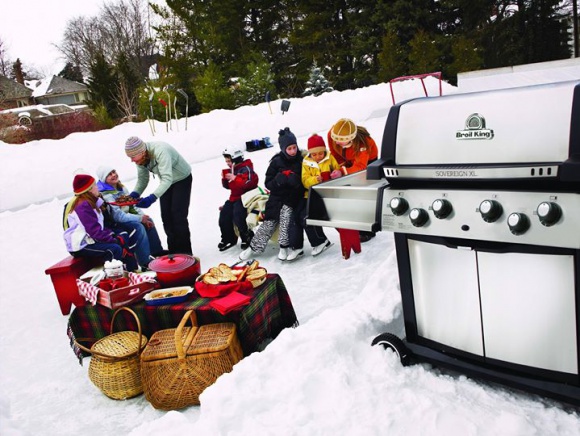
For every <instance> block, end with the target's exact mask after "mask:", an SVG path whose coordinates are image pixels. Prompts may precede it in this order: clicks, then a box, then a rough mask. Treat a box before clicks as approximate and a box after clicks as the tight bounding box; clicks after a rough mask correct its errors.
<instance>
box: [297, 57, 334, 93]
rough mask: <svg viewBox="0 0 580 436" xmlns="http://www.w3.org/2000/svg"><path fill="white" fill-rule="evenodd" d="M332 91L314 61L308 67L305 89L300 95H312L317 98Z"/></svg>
mask: <svg viewBox="0 0 580 436" xmlns="http://www.w3.org/2000/svg"><path fill="white" fill-rule="evenodd" d="M331 91H334V88H333V87H332V86H331V85H330V82H329V81H328V80H326V77H324V74H322V71H321V69H320V67H319V66H318V65H317V64H316V61H314V63H313V64H312V67H310V78H309V79H308V81H307V82H306V88H305V89H304V92H303V93H302V95H305V96H306V95H314V96H316V97H318V96H319V95H321V94H324V93H325V92H331Z"/></svg>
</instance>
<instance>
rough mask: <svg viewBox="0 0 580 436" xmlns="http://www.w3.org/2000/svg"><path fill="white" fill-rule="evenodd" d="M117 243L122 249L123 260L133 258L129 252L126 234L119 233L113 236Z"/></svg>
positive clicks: (127, 235)
mask: <svg viewBox="0 0 580 436" xmlns="http://www.w3.org/2000/svg"><path fill="white" fill-rule="evenodd" d="M115 239H116V240H117V243H118V244H119V245H120V246H121V248H122V249H123V258H127V257H133V253H132V252H131V250H130V246H129V244H130V241H129V234H128V233H127V232H120V233H117V234H116V235H115Z"/></svg>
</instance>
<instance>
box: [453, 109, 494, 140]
mask: <svg viewBox="0 0 580 436" xmlns="http://www.w3.org/2000/svg"><path fill="white" fill-rule="evenodd" d="M492 138H493V130H491V129H486V128H485V118H483V117H482V116H481V115H479V114H471V115H469V116H468V117H467V119H466V120H465V130H458V131H457V133H456V134H455V139H492Z"/></svg>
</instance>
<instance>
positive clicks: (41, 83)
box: [28, 76, 87, 97]
mask: <svg viewBox="0 0 580 436" xmlns="http://www.w3.org/2000/svg"><path fill="white" fill-rule="evenodd" d="M28 86H29V87H30V88H31V89H32V90H33V91H32V95H33V96H34V97H42V96H45V95H60V94H71V93H74V92H83V91H86V90H87V85H84V84H82V83H78V82H74V81H72V80H68V79H65V78H63V77H60V76H52V77H47V78H45V79H42V80H33V81H31V82H29V84H28Z"/></svg>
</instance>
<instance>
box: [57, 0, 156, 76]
mask: <svg viewBox="0 0 580 436" xmlns="http://www.w3.org/2000/svg"><path fill="white" fill-rule="evenodd" d="M147 11H148V3H147V1H146V0H116V1H112V2H108V3H104V4H103V6H102V7H101V10H100V12H99V15H98V16H96V17H90V18H86V17H78V18H74V19H72V20H69V22H68V23H67V26H66V28H65V33H64V38H63V42H62V44H61V45H58V46H57V48H58V50H59V51H60V52H61V53H62V54H63V55H64V57H65V58H66V60H67V62H71V63H72V64H73V65H78V66H80V68H81V69H82V71H83V73H84V74H87V73H88V71H89V65H90V64H91V62H92V61H93V60H94V59H95V56H96V54H97V53H102V54H103V55H104V56H105V59H106V60H107V62H109V63H111V64H112V63H114V62H115V59H117V58H118V57H119V55H120V54H121V53H124V54H125V55H126V56H127V58H128V59H129V60H130V61H131V62H132V63H133V66H134V68H135V70H136V71H139V72H140V73H141V74H142V75H143V76H145V75H146V74H147V71H148V70H149V67H150V66H151V65H152V64H153V63H154V61H153V57H154V53H155V45H154V41H153V40H152V39H151V38H150V37H149V17H148V14H147Z"/></svg>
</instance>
